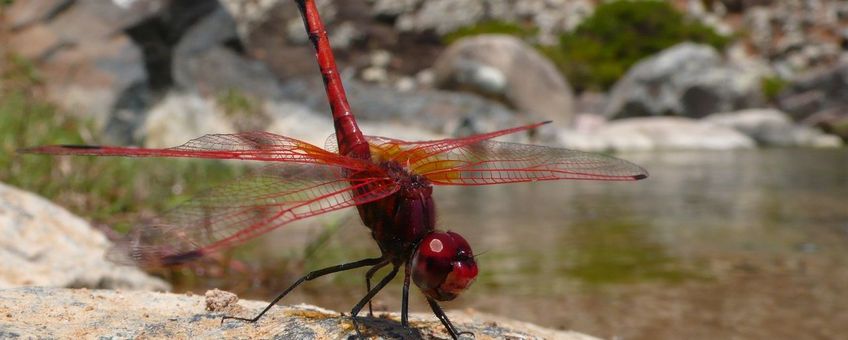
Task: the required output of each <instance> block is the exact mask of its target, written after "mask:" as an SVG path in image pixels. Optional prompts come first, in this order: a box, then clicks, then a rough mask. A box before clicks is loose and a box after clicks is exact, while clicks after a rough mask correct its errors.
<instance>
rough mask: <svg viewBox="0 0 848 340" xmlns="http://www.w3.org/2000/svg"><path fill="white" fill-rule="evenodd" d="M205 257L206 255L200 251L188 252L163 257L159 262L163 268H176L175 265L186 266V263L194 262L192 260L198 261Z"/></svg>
mask: <svg viewBox="0 0 848 340" xmlns="http://www.w3.org/2000/svg"><path fill="white" fill-rule="evenodd" d="M203 255H204V253H203V252H202V251H200V250H192V251H187V252H183V253H179V254H173V255H166V256H162V257H161V258H160V259H159V262H160V263H161V264H162V265H163V266H175V265H180V264H184V263H186V262H189V261H192V260H196V259H198V258H201V257H203Z"/></svg>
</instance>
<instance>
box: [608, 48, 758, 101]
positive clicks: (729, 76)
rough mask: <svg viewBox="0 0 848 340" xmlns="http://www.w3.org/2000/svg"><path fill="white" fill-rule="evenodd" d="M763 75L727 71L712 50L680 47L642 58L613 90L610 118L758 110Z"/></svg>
mask: <svg viewBox="0 0 848 340" xmlns="http://www.w3.org/2000/svg"><path fill="white" fill-rule="evenodd" d="M762 76H763V74H761V73H760V72H758V71H756V70H753V71H752V70H750V69H749V68H743V67H737V66H734V65H728V64H726V63H724V62H723V60H722V58H721V56H720V55H719V54H718V52H717V51H716V50H715V49H713V48H712V47H710V46H707V45H699V44H694V43H682V44H678V45H675V46H673V47H671V48H669V49H666V50H664V51H662V52H660V53H659V54H657V55H655V56H652V57H649V58H646V59H645V60H642V61H640V62H639V63H637V64H636V65H635V66H634V67H633V68H631V69H630V70H629V71H628V72H627V74H626V75H625V76H624V77H623V78H622V79H621V80H619V81H618V82H617V83H616V84H615V86H614V87H613V89H612V91H611V93H610V98H609V103H608V104H607V106H606V108H605V109H604V114H605V115H607V116H608V117H615V118H621V117H638V116H657V115H667V114H674V115H681V116H685V117H692V118H701V117H704V116H706V115H709V114H711V113H715V112H727V111H733V110H737V109H743V108H749V107H756V106H761V104H762V103H763V101H764V99H763V95H762V91H761V89H760V86H761V84H760V82H761V79H762Z"/></svg>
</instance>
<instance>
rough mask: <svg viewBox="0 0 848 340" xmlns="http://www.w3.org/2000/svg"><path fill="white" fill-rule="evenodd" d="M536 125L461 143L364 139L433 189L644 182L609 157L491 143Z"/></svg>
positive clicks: (637, 171)
mask: <svg viewBox="0 0 848 340" xmlns="http://www.w3.org/2000/svg"><path fill="white" fill-rule="evenodd" d="M539 125H540V124H534V125H529V126H525V127H519V128H513V129H508V130H502V131H496V132H492V133H487V134H481V135H475V136H470V137H466V138H456V139H445V140H440V141H432V142H404V141H399V140H395V139H387V138H381V137H369V143H370V144H371V148H372V153H375V154H377V155H379V157H378V158H382V159H388V160H393V161H396V162H398V163H400V164H402V165H406V166H407V168H408V169H410V170H411V171H413V172H415V173H418V174H421V175H423V176H425V177H426V178H427V179H429V180H430V181H431V182H433V183H434V184H443V185H485V184H500V183H516V182H530V181H543V180H561V179H572V180H607V181H632V180H640V179H644V178H647V177H648V173H647V171H645V169H643V168H641V167H639V166H638V165H635V164H633V163H630V162H628V161H625V160H622V159H618V158H615V157H611V156H607V155H602V154H595V153H588V152H581V151H575V150H568V149H561V148H553V147H546V146H539V145H527V144H517V143H506V142H497V141H491V140H489V139H491V138H494V137H497V136H501V135H504V134H507V133H515V132H519V131H523V130H527V129H530V128H533V127H536V126H539Z"/></svg>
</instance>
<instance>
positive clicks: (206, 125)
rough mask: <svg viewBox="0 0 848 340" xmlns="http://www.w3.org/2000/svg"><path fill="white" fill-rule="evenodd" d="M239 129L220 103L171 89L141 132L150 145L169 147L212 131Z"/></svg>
mask: <svg viewBox="0 0 848 340" xmlns="http://www.w3.org/2000/svg"><path fill="white" fill-rule="evenodd" d="M235 131H236V129H235V127H234V126H233V125H232V123H231V122H230V121H229V119H227V117H226V116H225V115H224V113H223V110H222V109H221V108H219V107H218V106H217V104H216V103H215V102H214V101H213V100H210V99H208V98H206V97H202V96H200V95H198V94H196V93H178V92H171V93H169V94H168V95H166V96H165V98H164V99H163V100H162V101H161V102H159V103H158V104H156V106H154V107H153V108H152V109H151V110H150V113H149V115H148V116H147V119H146V120H145V122H144V125H143V127H142V130H141V131H139V132H138V133H139V134H140V135H141V136H143V137H144V138H139V139H143V140H144V145H145V146H146V147H149V148H167V147H172V146H177V145H182V144H183V143H185V142H187V141H189V140H190V139H193V138H197V137H200V136H202V135H204V134H208V133H233V132H235Z"/></svg>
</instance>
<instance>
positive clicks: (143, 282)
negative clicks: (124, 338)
mask: <svg viewBox="0 0 848 340" xmlns="http://www.w3.org/2000/svg"><path fill="white" fill-rule="evenodd" d="M110 247H111V244H110V242H109V241H108V240H107V239H106V237H105V236H104V235H103V234H102V233H100V232H99V231H97V230H95V229H93V228H92V227H91V225H89V224H88V223H87V222H85V221H84V220H82V219H81V218H79V217H77V216H74V215H73V214H71V213H69V212H68V211H67V210H65V209H62V208H60V207H58V206H56V205H54V204H52V203H50V202H48V201H47V200H45V199H43V198H40V197H38V196H36V195H34V194H31V193H28V192H24V191H21V190H19V189H16V188H13V187H10V186H7V185H5V184H2V183H0V262H2V263H3V266H2V267H0V288H11V287H20V286H45V287H89V288H120V289H144V290H167V289H169V287H168V284H167V283H165V282H163V281H162V280H159V279H157V278H153V277H151V276H148V275H147V274H145V273H143V272H141V271H140V270H138V269H136V268H133V267H123V266H118V265H116V264H113V263H111V262H107V261H106V260H105V259H104V258H103V256H104V254H105V253H106V250H107V249H108V248H110ZM16 315H19V314H16ZM19 316H20V315H19ZM3 323H4V324H7V323H6V322H3ZM0 328H2V327H0ZM0 333H2V331H0ZM4 337H5V336H4Z"/></svg>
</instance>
